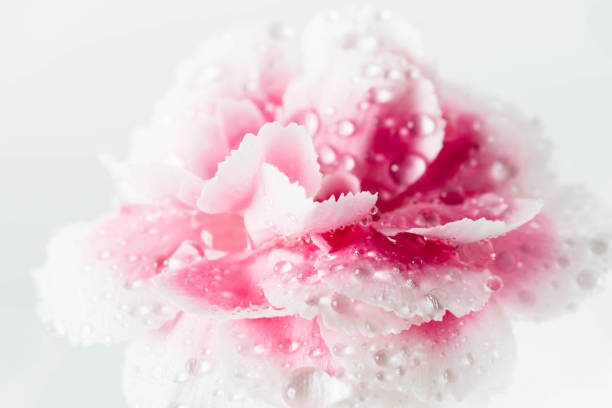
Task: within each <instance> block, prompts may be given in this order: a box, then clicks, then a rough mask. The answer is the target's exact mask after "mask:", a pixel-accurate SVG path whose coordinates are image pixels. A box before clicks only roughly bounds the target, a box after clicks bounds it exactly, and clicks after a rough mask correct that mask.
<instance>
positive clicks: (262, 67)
mask: <svg viewBox="0 0 612 408" xmlns="http://www.w3.org/2000/svg"><path fill="white" fill-rule="evenodd" d="M294 47H295V42H293V40H292V38H291V32H290V30H288V29H287V28H285V27H283V26H282V25H270V26H265V27H263V28H262V27H247V28H243V29H241V30H238V31H236V32H233V33H232V34H228V35H224V36H221V37H219V38H213V39H211V40H210V41H209V42H207V43H206V44H205V45H204V46H203V48H202V49H201V50H200V52H198V53H197V55H196V56H195V57H193V58H192V59H190V60H188V61H186V62H185V63H184V64H183V65H182V66H181V67H180V69H179V71H178V73H177V76H176V80H175V82H174V84H173V86H172V88H171V89H170V91H169V92H168V94H167V95H166V96H165V97H164V98H163V99H162V101H161V102H160V103H159V105H158V106H157V109H156V111H155V114H154V117H153V119H152V121H151V123H150V124H149V126H147V127H146V128H144V129H142V130H140V131H138V132H137V133H136V134H135V135H134V138H133V145H132V149H131V154H130V157H129V158H128V159H127V160H126V161H123V162H116V161H114V160H112V159H108V158H107V159H105V164H106V165H107V167H108V168H109V170H110V171H111V173H112V174H113V175H114V176H115V178H116V180H117V190H118V198H119V200H118V205H117V207H116V208H115V209H113V210H112V211H111V212H110V213H109V214H108V215H105V216H103V217H101V218H99V219H98V220H95V221H93V222H88V223H82V224H76V225H71V226H68V227H66V228H64V229H63V230H61V231H60V232H59V233H58V234H57V235H56V236H55V237H54V238H53V239H52V241H51V243H50V245H49V250H48V258H47V261H46V263H45V265H44V266H43V267H42V268H40V269H39V270H37V271H36V273H35V278H36V283H37V288H38V292H39V296H40V305H39V311H40V315H41V317H42V319H43V320H44V321H45V322H48V323H49V324H51V325H52V326H53V327H54V328H55V329H56V330H57V331H58V332H59V333H61V334H63V335H65V336H66V337H67V338H68V339H69V340H70V341H71V342H73V343H77V344H83V345H89V344H94V343H115V342H121V341H126V340H130V341H132V343H131V345H130V346H129V348H128V351H127V357H126V366H125V370H124V379H125V393H126V396H127V400H128V402H129V404H130V406H133V407H141V408H143V407H147V408H168V407H175V408H178V407H189V408H195V407H243V406H248V407H252V406H257V407H277V406H290V407H348V406H351V407H357V406H359V407H361V406H363V407H399V406H407V404H412V405H410V406H423V407H425V406H432V404H433V405H436V406H437V404H439V405H443V404H445V403H452V402H453V401H459V400H467V401H474V400H475V399H486V396H487V395H489V394H490V393H491V392H493V391H495V390H497V389H499V388H500V387H502V386H503V385H504V384H505V383H506V381H507V379H508V376H509V373H510V366H511V364H512V361H513V349H514V347H513V340H512V330H511V327H510V324H509V318H527V319H535V320H541V319H544V318H548V317H551V316H554V315H557V314H560V313H563V312H565V311H567V310H568V309H573V308H575V307H576V306H577V305H578V303H579V302H580V301H581V300H582V299H583V298H584V297H585V296H587V295H588V294H589V293H591V292H593V291H594V290H596V289H598V287H599V286H600V283H601V281H602V279H603V273H604V272H605V271H606V269H608V268H609V267H610V264H611V261H612V259H611V256H610V253H611V252H612V251H611V250H610V249H609V242H610V239H612V231H611V228H610V225H609V223H606V222H605V220H606V216H608V217H609V215H607V214H608V213H606V212H605V210H603V209H601V206H600V205H599V204H598V203H596V202H595V200H594V199H593V198H591V196H590V195H589V194H588V192H585V191H583V190H582V189H580V188H570V187H558V186H557V184H556V182H555V179H554V176H553V175H552V174H551V173H550V172H549V170H548V165H547V155H548V151H549V150H550V148H549V146H548V144H547V143H546V142H545V140H544V139H542V137H541V136H540V134H539V129H538V127H537V126H536V125H534V124H533V123H532V122H531V121H530V120H528V119H526V118H524V117H523V116H521V115H520V114H519V113H518V112H516V111H515V110H513V109H512V108H510V107H507V106H505V105H503V104H501V103H499V102H497V101H492V100H490V99H483V98H480V97H477V96H474V95H473V94H472V93H467V92H465V91H463V90H461V89H459V88H457V87H455V86H453V85H451V84H449V83H447V82H445V81H444V80H442V79H441V78H439V77H438V76H437V75H436V73H435V72H434V71H433V70H432V68H431V67H429V66H428V65H427V64H426V63H425V62H424V60H423V57H422V53H421V50H420V45H419V41H418V38H417V35H416V34H415V33H414V32H413V30H412V29H411V28H410V27H409V26H408V25H406V24H404V23H403V22H402V21H400V20H397V19H396V18H392V17H391V16H390V15H389V14H388V13H387V12H377V11H374V10H371V9H368V8H365V9H363V8H358V9H350V10H347V11H346V13H344V14H340V13H335V12H334V13H328V14H325V15H323V16H320V17H317V18H315V19H314V20H313V21H311V22H310V23H309V25H308V26H307V27H306V29H305V31H304V34H303V36H302V42H301V62H300V63H299V64H293V63H292V62H291V60H290V58H289V52H290V51H294V50H293V48H294Z"/></svg>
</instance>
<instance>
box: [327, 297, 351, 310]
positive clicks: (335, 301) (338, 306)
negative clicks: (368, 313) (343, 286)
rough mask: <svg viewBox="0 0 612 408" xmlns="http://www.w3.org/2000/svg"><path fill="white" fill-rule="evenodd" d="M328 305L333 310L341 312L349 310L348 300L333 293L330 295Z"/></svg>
mask: <svg viewBox="0 0 612 408" xmlns="http://www.w3.org/2000/svg"><path fill="white" fill-rule="evenodd" d="M330 305H331V308H332V310H333V311H334V312H336V313H340V314H342V313H346V312H348V311H349V309H350V300H349V299H348V298H347V297H346V296H342V295H339V294H337V293H335V294H334V295H333V296H332V297H331V301H330Z"/></svg>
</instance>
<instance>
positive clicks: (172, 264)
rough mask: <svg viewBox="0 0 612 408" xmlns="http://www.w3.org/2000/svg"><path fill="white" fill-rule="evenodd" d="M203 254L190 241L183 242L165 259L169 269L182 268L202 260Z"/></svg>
mask: <svg viewBox="0 0 612 408" xmlns="http://www.w3.org/2000/svg"><path fill="white" fill-rule="evenodd" d="M202 256H203V253H202V251H201V249H200V247H199V246H198V245H197V244H196V243H195V242H192V241H185V242H183V243H182V244H181V246H180V247H179V248H178V249H177V250H176V251H174V253H173V254H172V255H171V256H170V258H168V259H167V261H168V262H167V265H168V267H169V268H170V269H180V268H184V267H186V266H187V265H190V264H191V263H194V262H197V261H199V260H200V259H202Z"/></svg>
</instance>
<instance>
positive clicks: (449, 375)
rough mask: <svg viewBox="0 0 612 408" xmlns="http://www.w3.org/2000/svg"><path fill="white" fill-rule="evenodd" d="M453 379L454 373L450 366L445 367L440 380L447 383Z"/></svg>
mask: <svg viewBox="0 0 612 408" xmlns="http://www.w3.org/2000/svg"><path fill="white" fill-rule="evenodd" d="M453 381H455V374H454V373H453V371H452V370H451V369H450V368H447V369H446V370H444V372H442V382H443V383H444V384H448V383H451V382H453Z"/></svg>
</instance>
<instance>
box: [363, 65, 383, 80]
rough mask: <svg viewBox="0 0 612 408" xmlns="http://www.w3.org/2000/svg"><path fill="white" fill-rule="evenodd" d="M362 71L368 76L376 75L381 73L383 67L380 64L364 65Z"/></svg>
mask: <svg viewBox="0 0 612 408" xmlns="http://www.w3.org/2000/svg"><path fill="white" fill-rule="evenodd" d="M363 73H364V74H365V75H366V76H369V77H377V76H381V75H382V74H383V69H382V67H381V66H380V65H377V64H370V65H367V66H366V67H365V69H364V70H363Z"/></svg>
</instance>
